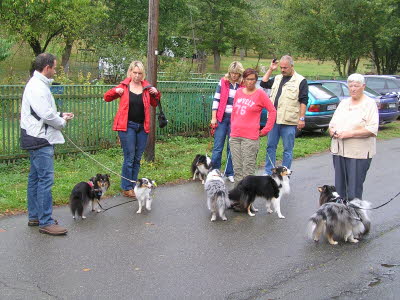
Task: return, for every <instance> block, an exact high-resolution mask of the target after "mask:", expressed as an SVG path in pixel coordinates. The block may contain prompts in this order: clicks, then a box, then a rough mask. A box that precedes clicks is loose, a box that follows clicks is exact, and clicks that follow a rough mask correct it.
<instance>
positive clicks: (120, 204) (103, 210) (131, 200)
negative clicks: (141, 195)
mask: <svg viewBox="0 0 400 300" xmlns="http://www.w3.org/2000/svg"><path fill="white" fill-rule="evenodd" d="M133 201H136V200H129V201H126V202H123V203H120V204H116V205H113V206H110V207H107V208H106V209H103V207H101V205H100V203H98V204H99V206H100V208H101V209H102V210H103V211H102V212H105V211H106V210H109V209H111V208H114V207H117V206H120V205H123V204H126V203H129V202H133Z"/></svg>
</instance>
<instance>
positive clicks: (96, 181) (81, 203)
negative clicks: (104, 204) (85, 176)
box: [69, 174, 110, 219]
mask: <svg viewBox="0 0 400 300" xmlns="http://www.w3.org/2000/svg"><path fill="white" fill-rule="evenodd" d="M109 187H110V175H108V174H97V175H96V176H94V177H92V178H90V179H89V181H87V182H79V183H77V184H76V185H75V186H74V188H73V189H72V192H71V195H70V197H69V206H70V208H71V212H72V217H73V218H74V219H75V213H77V214H78V216H80V217H81V218H82V219H86V217H85V216H84V215H83V211H84V209H85V208H86V206H87V205H88V204H89V202H91V203H92V211H95V210H96V211H97V212H101V210H100V208H99V206H100V198H101V196H103V195H104V193H105V192H106V191H107V190H108V188H109Z"/></svg>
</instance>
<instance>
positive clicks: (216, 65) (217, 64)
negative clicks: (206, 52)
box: [213, 49, 221, 73]
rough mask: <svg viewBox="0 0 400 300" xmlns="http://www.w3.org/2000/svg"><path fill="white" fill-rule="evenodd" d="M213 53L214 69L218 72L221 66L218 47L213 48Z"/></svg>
mask: <svg viewBox="0 0 400 300" xmlns="http://www.w3.org/2000/svg"><path fill="white" fill-rule="evenodd" d="M213 53H214V71H215V72H216V73H218V72H219V68H220V66H221V54H220V53H219V51H218V49H214V50H213Z"/></svg>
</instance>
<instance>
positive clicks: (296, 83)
mask: <svg viewBox="0 0 400 300" xmlns="http://www.w3.org/2000/svg"><path fill="white" fill-rule="evenodd" d="M282 77H283V76H282V75H277V76H275V79H274V84H273V85H272V88H271V96H270V98H271V101H272V103H275V97H276V93H277V92H278V89H279V85H280V84H281V81H282ZM303 79H304V77H303V76H301V75H300V74H298V73H297V72H296V71H295V72H294V73H293V76H292V78H290V80H289V81H288V82H286V83H285V84H284V85H283V87H282V93H281V95H280V96H279V100H278V107H277V115H276V124H285V125H297V124H298V122H299V117H300V102H299V88H300V82H301V81H302V80H303Z"/></svg>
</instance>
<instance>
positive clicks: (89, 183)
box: [87, 180, 94, 188]
mask: <svg viewBox="0 0 400 300" xmlns="http://www.w3.org/2000/svg"><path fill="white" fill-rule="evenodd" d="M87 184H88V185H90V187H91V188H93V187H94V184H93V181H90V180H89V181H88V182H87Z"/></svg>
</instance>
